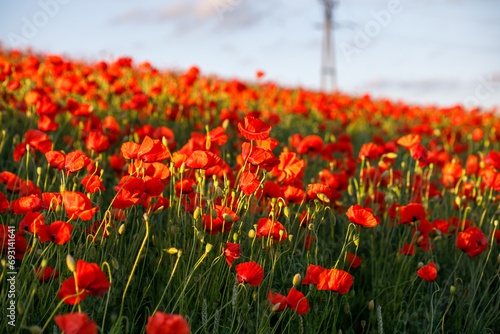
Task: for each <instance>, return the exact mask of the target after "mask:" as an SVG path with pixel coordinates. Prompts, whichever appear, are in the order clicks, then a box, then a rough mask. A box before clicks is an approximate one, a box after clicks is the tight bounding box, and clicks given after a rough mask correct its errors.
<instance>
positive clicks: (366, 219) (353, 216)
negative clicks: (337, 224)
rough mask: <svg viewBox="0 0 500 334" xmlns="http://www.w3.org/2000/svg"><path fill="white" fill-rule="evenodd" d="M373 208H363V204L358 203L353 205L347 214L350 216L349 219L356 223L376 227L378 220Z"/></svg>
mask: <svg viewBox="0 0 500 334" xmlns="http://www.w3.org/2000/svg"><path fill="white" fill-rule="evenodd" d="M372 211H373V209H369V208H366V209H365V208H363V207H362V206H361V205H359V204H356V205H353V206H351V207H350V208H349V209H348V210H347V212H346V216H347V217H348V218H349V221H350V222H351V223H354V224H358V225H361V226H366V227H374V226H377V224H378V221H377V219H376V218H375V216H374V215H373V214H372Z"/></svg>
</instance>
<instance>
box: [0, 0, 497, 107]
mask: <svg viewBox="0 0 500 334" xmlns="http://www.w3.org/2000/svg"><path fill="white" fill-rule="evenodd" d="M391 1H397V0H339V4H338V6H337V7H336V10H335V21H336V23H337V26H336V27H335V30H334V37H335V54H336V59H337V68H338V86H339V88H340V90H342V91H344V92H348V93H352V94H362V93H365V92H369V93H371V94H372V95H374V96H377V97H389V98H392V99H395V100H397V99H403V100H405V101H408V102H417V103H420V104H440V105H449V104H455V103H462V104H463V103H465V104H472V103H480V104H481V105H482V106H485V107H490V106H493V105H499V106H500V1H499V0H455V1H451V0H413V1H412V0H400V5H399V7H398V8H399V9H400V10H399V11H397V12H394V13H392V14H391V13H390V12H388V13H390V16H386V17H385V21H384V22H382V23H383V24H381V23H377V22H378V21H377V19H376V16H377V15H375V14H374V13H380V11H382V10H384V11H387V10H388V8H389V7H390V5H389V3H390V2H391ZM43 3H57V4H58V7H59V8H54V7H53V6H49V7H47V8H48V9H45V10H44V9H43V7H44V6H43V5H41V4H43ZM63 3H64V4H63ZM217 5H218V6H217ZM217 9H219V10H217ZM224 9H226V10H225V11H224ZM43 11H46V12H48V14H51V15H45V16H44V14H43ZM41 12H42V13H41ZM322 14H323V13H322V8H321V6H320V5H319V1H317V0H169V1H159V0H87V1H79V0H25V1H12V0H11V1H8V0H0V41H1V42H2V43H3V45H4V46H7V47H13V46H19V47H21V48H23V47H26V46H31V47H32V48H33V49H35V50H37V51H42V52H46V53H59V54H64V55H68V56H71V57H73V58H75V59H86V60H91V61H93V60H101V59H104V60H110V59H113V58H115V57H118V56H131V57H133V58H134V60H135V61H136V62H139V61H143V60H149V61H151V62H152V63H153V65H155V66H158V67H160V68H169V69H180V70H183V69H186V68H187V67H189V66H190V65H193V64H196V65H198V66H199V67H200V69H201V70H202V72H203V73H205V74H208V73H216V74H219V75H220V76H222V77H225V78H234V77H237V78H240V79H243V80H253V78H254V74H255V71H256V70H263V71H265V72H266V74H267V75H266V78H267V79H269V80H274V81H277V82H278V83H280V84H284V85H287V86H298V85H301V86H303V87H306V88H312V89H318V88H319V82H320V78H319V66H320V46H321V36H322V31H321V30H320V29H319V26H320V23H321V21H322ZM46 18H48V20H45V19H46ZM26 22H28V23H26ZM30 24H33V25H34V27H35V28H36V29H37V31H35V32H33V31H28V30H29V29H27V28H26V26H27V25H30ZM37 25H38V26H37ZM23 29H24V34H23ZM370 29H372V30H370ZM26 32H28V34H26ZM361 32H364V33H366V32H368V33H369V34H371V36H369V35H366V36H367V37H364V38H363V37H360V36H362V33H361ZM13 37H22V39H21V40H20V43H17V42H19V41H14V42H13ZM346 50H347V51H346ZM349 52H350V56H349V55H348V54H349Z"/></svg>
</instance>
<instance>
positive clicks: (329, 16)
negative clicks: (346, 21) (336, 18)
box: [320, 0, 337, 92]
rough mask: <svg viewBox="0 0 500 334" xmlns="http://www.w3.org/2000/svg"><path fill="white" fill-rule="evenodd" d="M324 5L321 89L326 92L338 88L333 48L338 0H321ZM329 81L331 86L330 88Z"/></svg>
mask: <svg viewBox="0 0 500 334" xmlns="http://www.w3.org/2000/svg"><path fill="white" fill-rule="evenodd" d="M320 2H321V4H322V5H323V7H324V14H325V23H324V30H323V43H322V46H321V89H322V90H323V91H325V92H327V91H329V90H330V91H333V90H335V89H336V88H337V73H336V69H335V52H334V49H333V7H334V6H335V4H336V0H320ZM328 83H329V84H330V87H329V88H328V87H327V86H328Z"/></svg>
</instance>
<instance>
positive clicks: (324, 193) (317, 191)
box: [307, 183, 332, 204]
mask: <svg viewBox="0 0 500 334" xmlns="http://www.w3.org/2000/svg"><path fill="white" fill-rule="evenodd" d="M331 198H332V190H331V189H330V187H329V186H327V185H324V184H322V183H313V184H310V185H308V186H307V199H308V200H309V201H313V200H315V199H319V200H320V202H321V203H323V204H326V203H329V202H330V200H331Z"/></svg>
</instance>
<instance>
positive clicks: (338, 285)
mask: <svg viewBox="0 0 500 334" xmlns="http://www.w3.org/2000/svg"><path fill="white" fill-rule="evenodd" d="M353 282H354V281H353V278H352V276H351V274H349V273H348V272H346V271H343V270H338V269H325V270H324V271H323V272H322V273H321V274H320V275H319V278H318V285H317V286H316V287H317V288H318V290H330V291H336V292H338V293H340V294H345V293H348V292H349V289H350V288H351V286H352V284H353Z"/></svg>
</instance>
